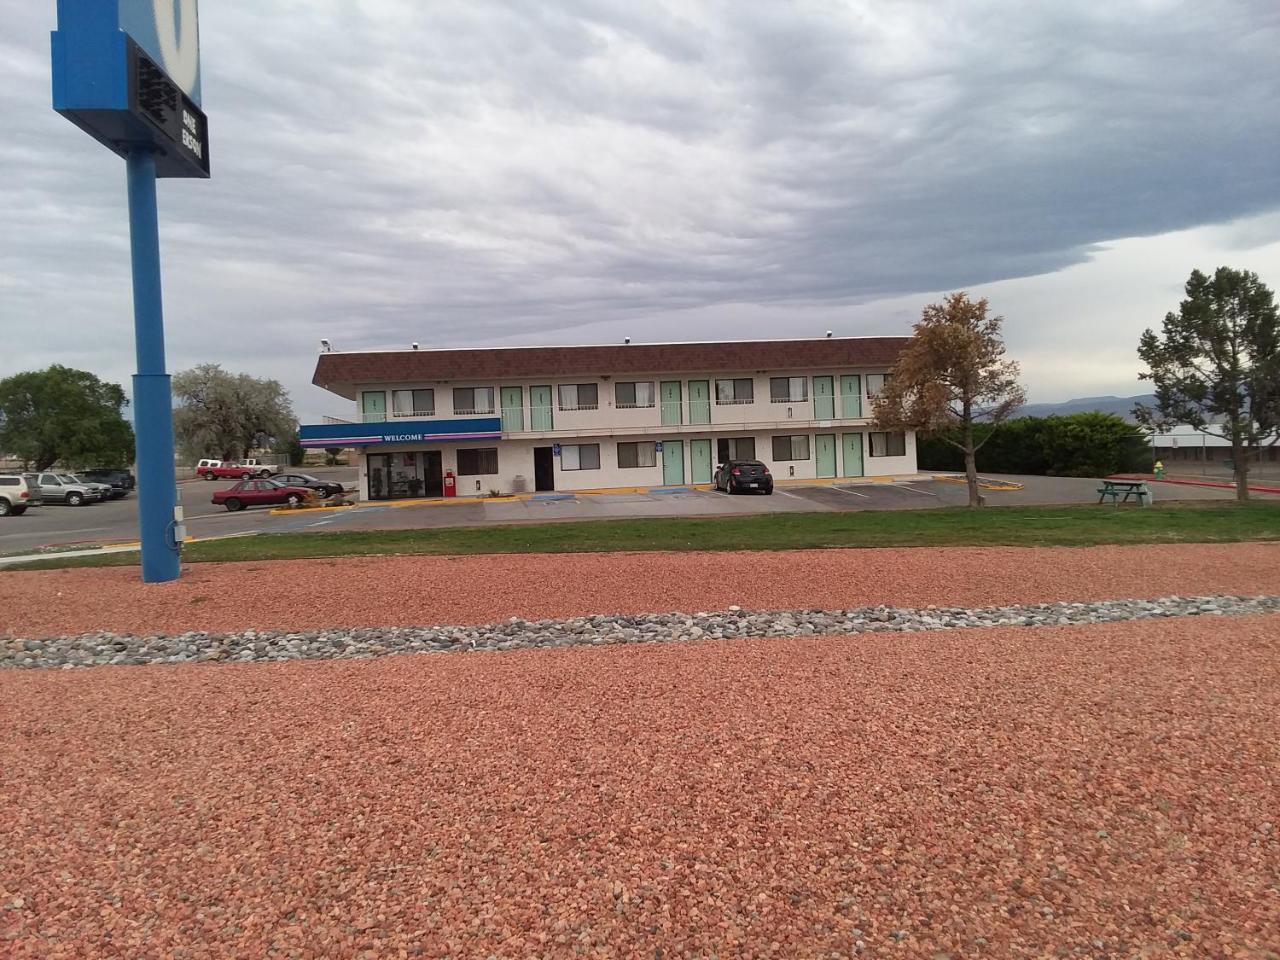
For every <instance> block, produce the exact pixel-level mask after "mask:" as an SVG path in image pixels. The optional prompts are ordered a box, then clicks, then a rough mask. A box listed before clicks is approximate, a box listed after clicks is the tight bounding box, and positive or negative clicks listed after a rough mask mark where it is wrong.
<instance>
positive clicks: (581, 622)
mask: <svg viewBox="0 0 1280 960" xmlns="http://www.w3.org/2000/svg"><path fill="white" fill-rule="evenodd" d="M1276 612H1280V597H1273V596H1257V597H1234V596H1210V597H1161V598H1160V599H1158V600H1107V601H1102V602H1098V603H1045V604H1029V605H1017V606H1006V607H985V608H980V609H965V608H961V607H926V608H923V609H909V608H901V607H884V606H880V607H859V608H857V609H852V610H744V609H742V608H740V607H730V608H729V609H728V610H726V611H723V612H717V613H695V614H681V613H650V614H612V615H602V616H590V617H574V618H572V619H568V620H521V619H519V618H517V617H512V618H511V619H509V620H506V621H504V622H502V623H491V624H485V625H483V626H437V627H372V628H371V627H361V628H356V629H348V628H342V629H331V630H314V631H305V632H297V633H282V632H276V631H255V630H246V631H243V632H239V633H181V634H175V635H172V636H130V635H122V634H113V633H90V634H84V635H81V636H76V637H47V638H43V639H28V638H21V637H18V638H0V669H22V668H46V669H48V668H63V669H70V668H72V667H91V666H105V665H111V664H127V665H136V664H151V663H200V662H215V661H217V662H235V663H246V662H251V661H252V662H263V661H282V660H333V659H358V658H369V657H381V656H388V655H392V654H406V653H471V652H481V651H493V650H515V649H523V648H528V647H572V646H601V645H608V644H624V643H658V642H664V641H673V640H684V641H693V640H719V639H724V638H730V637H793V636H801V637H802V636H813V635H817V634H823V635H849V634H858V633H912V632H917V631H924V630H956V629H960V628H964V627H997V626H1021V627H1044V626H1058V625H1066V624H1089V623H1114V622H1124V621H1131V620H1149V619H1152V618H1157V617H1196V616H1246V615H1249V614H1259V613H1276Z"/></svg>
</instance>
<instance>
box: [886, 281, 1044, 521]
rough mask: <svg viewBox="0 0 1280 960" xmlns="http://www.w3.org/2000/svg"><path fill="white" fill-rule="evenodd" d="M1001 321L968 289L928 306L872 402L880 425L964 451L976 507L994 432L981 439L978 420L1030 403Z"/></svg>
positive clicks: (994, 420)
mask: <svg viewBox="0 0 1280 960" xmlns="http://www.w3.org/2000/svg"><path fill="white" fill-rule="evenodd" d="M1003 322H1004V320H1003V318H1002V317H988V316H987V301H986V300H985V299H983V300H978V301H976V302H975V301H972V300H970V299H969V297H968V295H967V294H966V293H964V292H963V291H961V292H959V293H951V294H948V295H947V296H946V297H945V298H944V299H943V302H942V303H933V304H930V305H929V306H927V307H925V308H924V311H923V313H922V314H921V316H920V322H919V323H917V324H916V325H915V336H914V337H912V339H911V342H910V343H909V344H907V346H906V348H905V349H903V351H902V353H900V354H899V355H898V360H897V362H896V363H895V364H894V365H893V369H892V371H891V376H890V377H889V378H887V380H886V382H885V386H884V390H883V391H882V392H881V394H880V396H879V398H878V399H877V400H876V403H875V409H874V415H875V421H876V426H877V427H878V428H879V429H881V430H915V431H918V432H920V433H923V434H924V435H926V436H941V437H943V438H944V439H945V440H947V442H949V443H951V444H952V445H954V446H956V447H959V448H960V450H961V451H962V452H963V453H964V472H965V477H966V478H967V480H968V483H969V506H971V507H980V506H982V505H983V503H984V502H985V501H984V499H983V497H982V495H981V494H980V493H979V492H978V468H977V465H976V459H975V458H976V454H977V450H978V448H979V447H981V446H982V444H983V443H985V442H986V439H987V438H989V437H990V436H991V434H990V433H988V434H987V437H986V438H981V439H979V438H977V437H976V436H975V433H974V425H975V424H977V423H989V424H999V423H1001V422H1002V421H1004V420H1006V419H1007V418H1008V417H1009V415H1010V414H1012V413H1013V412H1014V411H1015V410H1017V409H1018V407H1020V406H1022V404H1023V403H1024V402H1025V400H1026V394H1025V393H1024V392H1023V389H1022V387H1021V385H1020V384H1019V383H1018V365H1017V364H1016V363H1015V362H1013V361H1012V360H1005V359H1004V341H1003V340H1002V339H1001V336H1000V326H1001V324H1002V323H1003ZM953 431H954V434H958V438H957V439H952V436H953Z"/></svg>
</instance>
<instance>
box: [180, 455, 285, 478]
mask: <svg viewBox="0 0 1280 960" xmlns="http://www.w3.org/2000/svg"><path fill="white" fill-rule="evenodd" d="M279 472H280V468H279V467H277V466H276V465H275V464H273V463H260V462H259V461H257V460H254V459H252V458H250V459H248V460H235V461H232V460H228V461H226V462H223V461H222V460H201V461H200V462H199V463H197V464H196V473H197V474H199V475H200V476H202V477H204V478H205V479H206V480H218V479H223V480H229V479H235V478H239V479H241V480H248V479H249V478H250V477H262V478H264V479H265V478H266V477H269V476H271V475H272V474H273V473H279Z"/></svg>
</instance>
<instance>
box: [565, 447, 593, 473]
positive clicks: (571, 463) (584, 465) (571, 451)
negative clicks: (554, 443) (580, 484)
mask: <svg viewBox="0 0 1280 960" xmlns="http://www.w3.org/2000/svg"><path fill="white" fill-rule="evenodd" d="M560 469H561V470H599V469H600V444H598V443H565V444H561V446H560Z"/></svg>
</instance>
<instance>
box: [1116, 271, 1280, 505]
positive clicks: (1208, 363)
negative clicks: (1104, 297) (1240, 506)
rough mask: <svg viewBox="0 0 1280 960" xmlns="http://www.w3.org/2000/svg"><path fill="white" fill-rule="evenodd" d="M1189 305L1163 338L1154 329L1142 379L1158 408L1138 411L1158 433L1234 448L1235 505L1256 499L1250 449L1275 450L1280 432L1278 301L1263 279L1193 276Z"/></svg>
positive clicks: (1145, 344)
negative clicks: (1186, 432) (1182, 432)
mask: <svg viewBox="0 0 1280 960" xmlns="http://www.w3.org/2000/svg"><path fill="white" fill-rule="evenodd" d="M1185 289H1186V294H1187V296H1186V299H1185V300H1183V301H1182V304H1181V305H1180V306H1179V308H1178V312H1177V313H1167V314H1165V318H1164V327H1163V330H1162V331H1161V335H1159V336H1157V335H1156V333H1155V331H1153V330H1147V331H1146V332H1145V333H1143V335H1142V339H1141V340H1140V341H1139V343H1138V356H1139V357H1140V358H1141V359H1142V362H1143V363H1145V364H1146V365H1147V372H1146V373H1142V374H1139V376H1140V377H1141V378H1142V379H1143V380H1151V381H1153V382H1154V383H1155V387H1156V390H1155V396H1156V399H1155V403H1154V405H1153V406H1150V407H1149V406H1147V405H1145V404H1142V405H1139V406H1138V407H1136V408H1135V409H1134V411H1133V412H1134V414H1135V415H1136V416H1137V418H1138V421H1139V422H1140V423H1143V424H1145V425H1146V426H1149V427H1152V428H1153V429H1155V430H1156V432H1157V433H1166V432H1168V431H1169V429H1171V427H1172V426H1173V425H1174V424H1179V423H1184V424H1186V425H1187V426H1190V427H1192V428H1194V429H1196V430H1199V431H1200V432H1201V433H1207V434H1211V435H1214V436H1220V437H1225V438H1226V439H1228V440H1230V441H1231V456H1232V460H1233V461H1234V462H1235V482H1236V499H1237V500H1248V499H1249V485H1248V476H1249V464H1248V460H1247V455H1248V449H1247V448H1249V447H1254V448H1257V447H1260V446H1261V445H1262V444H1263V443H1275V442H1276V440H1277V439H1280V436H1278V429H1280V343H1278V338H1280V322H1278V321H1277V313H1276V304H1275V298H1274V296H1273V295H1272V292H1271V290H1270V289H1268V288H1267V286H1266V285H1265V284H1263V283H1262V282H1261V281H1260V280H1259V279H1258V275H1257V274H1256V273H1251V272H1249V271H1248V270H1232V269H1230V268H1229V267H1219V268H1218V269H1217V270H1216V271H1214V274H1213V276H1212V277H1208V276H1206V275H1205V274H1203V273H1201V272H1200V271H1199V270H1193V271H1191V276H1190V278H1189V279H1188V280H1187V284H1186V288H1185Z"/></svg>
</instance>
